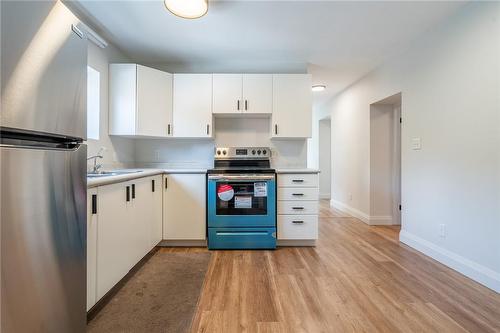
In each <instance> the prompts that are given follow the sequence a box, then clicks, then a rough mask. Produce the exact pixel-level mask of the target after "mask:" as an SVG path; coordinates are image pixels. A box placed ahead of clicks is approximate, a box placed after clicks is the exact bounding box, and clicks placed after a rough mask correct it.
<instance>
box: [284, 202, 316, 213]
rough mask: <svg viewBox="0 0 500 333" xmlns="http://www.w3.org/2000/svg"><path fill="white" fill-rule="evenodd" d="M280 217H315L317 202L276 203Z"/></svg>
mask: <svg viewBox="0 0 500 333" xmlns="http://www.w3.org/2000/svg"><path fill="white" fill-rule="evenodd" d="M278 214H280V215H317V214H318V202H317V201H278Z"/></svg>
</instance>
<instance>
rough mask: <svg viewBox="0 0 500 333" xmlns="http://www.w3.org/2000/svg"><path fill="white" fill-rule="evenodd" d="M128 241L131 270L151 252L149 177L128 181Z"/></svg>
mask: <svg viewBox="0 0 500 333" xmlns="http://www.w3.org/2000/svg"><path fill="white" fill-rule="evenodd" d="M130 189H131V201H130V207H129V208H130V213H129V216H130V218H131V221H130V227H131V229H130V239H131V242H130V243H129V244H127V247H128V250H129V251H130V252H131V253H130V256H129V259H130V262H129V267H130V268H132V267H133V266H134V265H135V264H137V263H138V262H139V261H140V260H141V259H142V258H143V257H144V256H145V255H146V254H147V253H148V252H149V250H151V246H150V245H151V239H150V235H151V221H152V219H153V201H152V192H151V177H146V178H137V179H133V180H131V181H130Z"/></svg>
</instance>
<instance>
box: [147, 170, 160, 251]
mask: <svg viewBox="0 0 500 333" xmlns="http://www.w3.org/2000/svg"><path fill="white" fill-rule="evenodd" d="M162 178H163V177H162V176H161V175H159V176H155V177H153V178H152V179H151V195H152V200H151V201H152V203H153V204H152V206H153V207H152V209H151V213H152V214H151V215H152V216H151V228H150V230H151V234H150V240H151V242H150V248H153V247H155V246H156V245H158V243H160V242H161V240H162V239H163V186H162V183H163V180H162Z"/></svg>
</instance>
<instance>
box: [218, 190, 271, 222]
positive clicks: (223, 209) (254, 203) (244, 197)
mask: <svg viewBox="0 0 500 333" xmlns="http://www.w3.org/2000/svg"><path fill="white" fill-rule="evenodd" d="M215 189H216V191H217V193H216V198H217V199H216V200H217V201H216V210H217V211H216V214H217V215H267V183H266V182H217V186H216V187H215Z"/></svg>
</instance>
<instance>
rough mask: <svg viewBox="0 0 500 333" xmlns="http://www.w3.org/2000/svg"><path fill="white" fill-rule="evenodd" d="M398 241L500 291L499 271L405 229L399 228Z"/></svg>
mask: <svg viewBox="0 0 500 333" xmlns="http://www.w3.org/2000/svg"><path fill="white" fill-rule="evenodd" d="M399 241H400V242H401V243H404V244H406V245H408V246H410V247H412V248H414V249H415V250H417V251H419V252H422V253H423V254H425V255H427V256H429V257H431V258H433V259H435V260H437V261H439V262H440V263H442V264H443V265H446V266H448V267H450V268H451V269H454V270H456V271H457V272H459V273H461V274H463V275H465V276H467V277H469V278H471V279H472V280H474V281H476V282H478V283H480V284H482V285H484V286H486V287H488V288H490V289H492V290H494V291H496V292H497V293H500V273H498V272H495V271H494V270H492V269H489V268H487V267H484V266H482V265H480V264H478V263H476V262H473V261H471V260H469V259H466V258H464V257H462V256H460V255H458V254H456V253H454V252H451V251H449V250H446V249H444V248H442V247H440V246H438V245H436V244H434V243H431V242H429V241H426V240H425V239H423V238H420V237H418V236H415V235H413V234H411V233H409V232H407V231H406V230H401V232H400V233H399Z"/></svg>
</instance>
